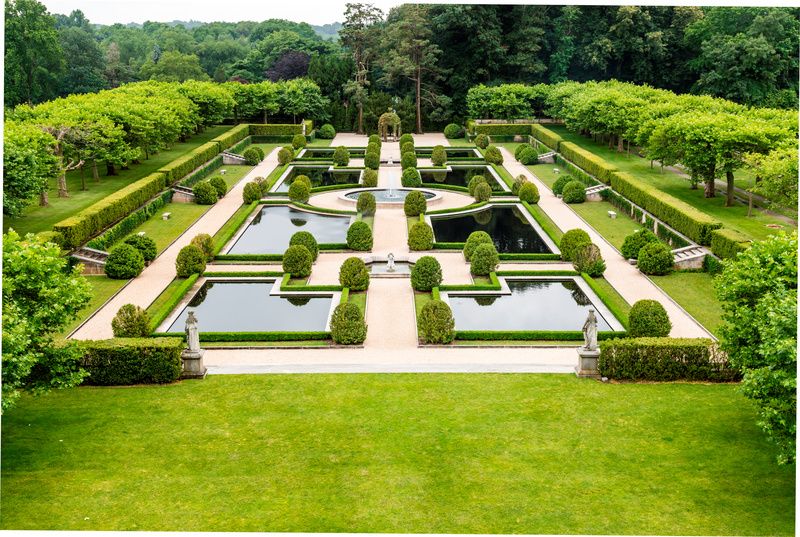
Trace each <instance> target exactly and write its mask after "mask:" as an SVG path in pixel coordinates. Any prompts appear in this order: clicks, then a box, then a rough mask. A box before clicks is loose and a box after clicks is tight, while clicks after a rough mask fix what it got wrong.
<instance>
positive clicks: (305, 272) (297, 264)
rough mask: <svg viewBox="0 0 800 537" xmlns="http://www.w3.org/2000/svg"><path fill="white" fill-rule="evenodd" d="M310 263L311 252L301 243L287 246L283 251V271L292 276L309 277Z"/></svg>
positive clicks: (311, 260)
mask: <svg viewBox="0 0 800 537" xmlns="http://www.w3.org/2000/svg"><path fill="white" fill-rule="evenodd" d="M312 263H313V259H312V257H311V252H309V251H308V248H306V247H305V246H303V245H302V244H295V245H292V246H289V247H288V248H287V249H286V251H285V252H283V272H287V273H289V274H291V275H292V278H307V277H309V276H310V275H311V264H312Z"/></svg>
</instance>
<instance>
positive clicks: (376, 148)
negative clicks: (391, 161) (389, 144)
mask: <svg viewBox="0 0 800 537" xmlns="http://www.w3.org/2000/svg"><path fill="white" fill-rule="evenodd" d="M366 153H378V154H379V155H380V154H381V146H380V144H377V143H375V142H370V143H368V144H367V149H366V150H365V151H364V154H366Z"/></svg>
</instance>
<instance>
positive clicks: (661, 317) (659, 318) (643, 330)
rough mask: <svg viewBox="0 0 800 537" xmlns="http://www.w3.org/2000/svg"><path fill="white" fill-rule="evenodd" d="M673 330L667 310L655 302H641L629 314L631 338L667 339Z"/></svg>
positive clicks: (629, 333)
mask: <svg viewBox="0 0 800 537" xmlns="http://www.w3.org/2000/svg"><path fill="white" fill-rule="evenodd" d="M670 330H672V322H670V320H669V315H667V310H665V309H664V306H662V305H661V304H660V303H659V302H657V301H655V300H640V301H638V302H637V303H636V304H634V305H633V307H632V308H631V311H630V313H629V314H628V335H629V336H630V337H666V336H668V335H669V331H670Z"/></svg>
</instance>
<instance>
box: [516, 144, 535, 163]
mask: <svg viewBox="0 0 800 537" xmlns="http://www.w3.org/2000/svg"><path fill="white" fill-rule="evenodd" d="M529 147H531V146H530V144H519V145H518V146H517V148H516V149H515V150H514V158H515V159H517V160H519V157H520V156H521V155H522V152H523V151H525V150H526V149H528V148H529Z"/></svg>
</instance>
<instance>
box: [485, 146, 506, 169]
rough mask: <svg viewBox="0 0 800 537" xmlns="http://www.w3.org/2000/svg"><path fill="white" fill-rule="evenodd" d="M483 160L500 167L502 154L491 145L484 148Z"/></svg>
mask: <svg viewBox="0 0 800 537" xmlns="http://www.w3.org/2000/svg"><path fill="white" fill-rule="evenodd" d="M483 158H484V159H486V162H488V163H490V164H497V165H500V164H502V163H503V154H502V153H500V150H499V149H498V148H497V147H495V146H493V145H490V146H489V147H487V148H486V151H484V152H483Z"/></svg>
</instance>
